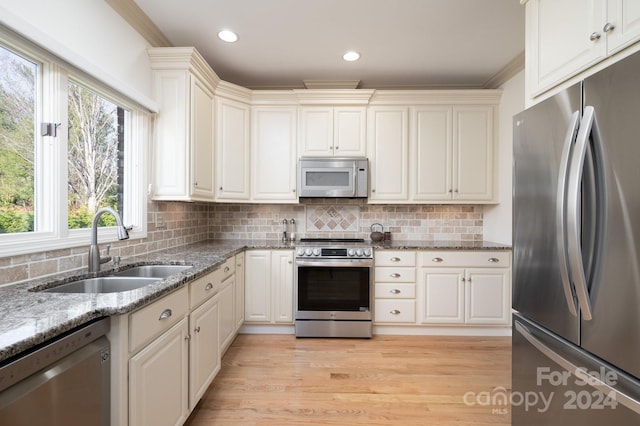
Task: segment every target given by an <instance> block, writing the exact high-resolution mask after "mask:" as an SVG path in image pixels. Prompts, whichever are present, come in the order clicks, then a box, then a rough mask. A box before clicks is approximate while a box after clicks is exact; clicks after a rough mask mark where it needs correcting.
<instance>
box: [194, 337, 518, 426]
mask: <svg viewBox="0 0 640 426" xmlns="http://www.w3.org/2000/svg"><path fill="white" fill-rule="evenodd" d="M510 387H511V339H510V338H508V337H443V336H375V337H374V338H372V339H296V338H295V337H294V336H292V335H239V336H238V337H237V338H236V340H235V341H234V342H233V344H232V345H231V347H230V348H229V350H228V351H227V353H226V355H225V356H224V358H223V360H222V370H221V371H220V373H219V374H218V376H217V377H216V379H215V380H214V382H213V383H212V384H211V386H210V387H209V389H208V390H207V392H206V394H205V395H204V397H203V398H202V400H201V401H200V403H199V404H198V406H197V407H196V409H195V410H194V412H193V413H192V415H191V417H190V418H189V420H188V421H187V423H186V425H187V426H214V425H320V424H321V425H341V426H344V425H354V426H355V425H369V426H375V425H438V426H446V425H456V426H460V425H462V426H465V425H469V426H471V425H474V426H483V425H492V426H493V425H509V424H510V413H509V412H508V411H506V412H505V411H502V412H499V411H498V409H504V408H508V407H504V406H495V407H494V406H488V405H480V404H475V405H470V404H467V403H465V400H464V395H465V394H466V393H467V392H474V394H470V395H471V396H470V397H468V398H467V400H468V401H471V402H474V401H475V400H474V398H473V397H474V396H475V395H477V394H478V393H480V392H487V393H489V394H491V393H492V392H493V393H496V392H498V393H500V392H504V393H507V394H508V392H509V390H510Z"/></svg>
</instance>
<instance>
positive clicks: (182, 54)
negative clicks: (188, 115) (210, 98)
mask: <svg viewBox="0 0 640 426" xmlns="http://www.w3.org/2000/svg"><path fill="white" fill-rule="evenodd" d="M147 54H148V55H149V61H150V63H151V69H152V70H185V71H189V72H192V73H193V74H195V75H197V76H198V77H199V78H200V79H201V80H202V81H205V82H207V83H209V85H210V86H211V87H210V89H211V91H212V92H213V91H215V89H216V87H217V86H218V84H220V81H221V80H220V77H218V75H217V74H216V73H215V72H214V71H213V69H212V68H211V66H209V64H208V63H207V61H205V59H204V58H203V57H202V55H201V54H200V53H199V52H198V51H197V50H196V48H195V47H151V48H149V49H147Z"/></svg>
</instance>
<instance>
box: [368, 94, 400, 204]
mask: <svg viewBox="0 0 640 426" xmlns="http://www.w3.org/2000/svg"><path fill="white" fill-rule="evenodd" d="M408 120H409V108H408V107H403V106H389V107H383V106H379V107H378V106H375V107H370V108H369V113H368V117H367V123H368V127H369V130H368V137H367V139H368V144H367V152H368V155H369V163H370V166H369V167H370V176H371V179H370V182H369V188H370V189H369V191H370V193H369V202H370V203H376V202H378V203H384V202H394V201H405V202H406V201H408V200H409V175H408V173H409V168H408V164H409V127H408V123H409V121H408Z"/></svg>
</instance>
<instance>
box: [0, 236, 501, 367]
mask: <svg viewBox="0 0 640 426" xmlns="http://www.w3.org/2000/svg"><path fill="white" fill-rule="evenodd" d="M371 245H372V246H373V247H375V248H377V249H395V250H428V249H438V250H440V249H462V250H508V249H510V247H509V246H505V245H502V244H496V243H490V242H486V241H478V242H453V241H449V242H447V241H397V242H396V241H390V242H385V243H382V244H381V243H372V244H371ZM294 247H295V244H293V243H289V242H287V243H284V242H281V241H278V240H221V241H208V242H203V243H197V244H193V245H189V246H182V247H178V248H173V249H167V250H162V251H159V252H155V253H150V254H147V255H141V256H136V257H131V258H127V259H124V260H123V262H122V263H121V264H120V266H119V267H117V268H113V267H109V266H103V270H102V271H101V272H100V273H99V274H98V275H99V276H103V275H108V274H110V273H112V272H116V271H119V270H122V269H127V268H130V267H132V266H138V265H144V264H158V263H161V264H184V265H193V266H194V268H193V269H189V270H188V271H185V272H182V273H181V274H178V275H175V276H172V277H169V278H167V279H165V280H161V281H158V282H156V283H153V284H151V285H148V286H145V287H142V288H139V289H136V290H131V291H125V292H120V293H106V294H78V293H48V292H39V291H37V290H42V289H45V288H50V287H54V286H57V285H61V284H64V283H67V282H70V281H75V280H78V279H83V278H90V277H94V276H96V274H89V273H82V272H78V271H73V272H69V273H65V274H59V275H55V276H50V277H46V278H42V279H37V280H31V281H28V282H23V283H18V284H12V285H7V286H4V287H0V309H1V311H0V363H1V362H3V361H5V360H7V359H9V358H12V357H13V356H15V355H17V354H19V353H21V352H23V351H25V350H28V349H31V348H33V347H35V346H37V345H39V344H40V343H43V342H45V341H47V340H49V339H51V338H53V337H56V336H58V335H60V334H62V333H65V332H66V331H69V330H71V329H73V328H75V327H78V326H80V325H82V324H85V323H87V322H89V321H91V320H93V319H95V318H100V317H105V316H112V315H122V314H126V313H129V312H132V311H134V310H136V309H138V308H140V307H142V306H145V305H147V304H149V303H150V302H152V301H154V300H156V299H158V298H160V297H162V296H164V295H165V294H168V293H170V292H172V291H173V290H176V289H177V288H179V287H181V286H183V285H185V284H186V283H188V282H190V281H192V280H194V279H196V278H198V277H200V276H202V275H205V274H207V273H209V272H211V271H212V270H214V269H215V268H216V267H218V266H219V265H221V264H222V263H223V262H224V261H225V260H226V259H227V258H229V257H230V256H233V255H235V254H236V253H239V252H241V251H243V250H244V249H289V248H294ZM34 290H35V291H34Z"/></svg>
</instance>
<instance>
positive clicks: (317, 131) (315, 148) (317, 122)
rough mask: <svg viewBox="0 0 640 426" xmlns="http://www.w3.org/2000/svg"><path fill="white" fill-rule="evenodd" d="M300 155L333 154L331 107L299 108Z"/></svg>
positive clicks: (324, 155)
mask: <svg viewBox="0 0 640 426" xmlns="http://www.w3.org/2000/svg"><path fill="white" fill-rule="evenodd" d="M300 156H302V157H331V156H333V108H331V107H303V108H301V109H300Z"/></svg>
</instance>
